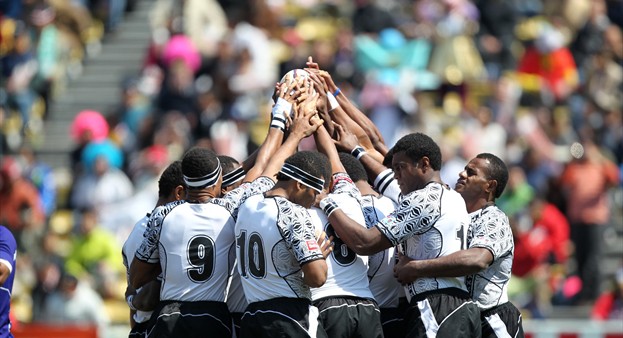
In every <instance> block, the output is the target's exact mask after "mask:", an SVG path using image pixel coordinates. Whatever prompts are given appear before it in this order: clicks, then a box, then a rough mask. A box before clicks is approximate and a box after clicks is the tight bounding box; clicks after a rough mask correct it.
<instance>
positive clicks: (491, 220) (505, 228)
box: [468, 207, 513, 260]
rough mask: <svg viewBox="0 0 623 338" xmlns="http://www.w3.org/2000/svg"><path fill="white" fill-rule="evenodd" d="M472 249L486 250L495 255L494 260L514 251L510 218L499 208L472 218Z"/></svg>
mask: <svg viewBox="0 0 623 338" xmlns="http://www.w3.org/2000/svg"><path fill="white" fill-rule="evenodd" d="M471 227H472V234H471V236H470V237H471V239H470V241H469V243H468V245H469V247H470V248H485V249H488V250H489V251H491V253H492V254H493V260H497V259H498V258H500V257H503V256H504V255H506V254H507V253H508V252H509V251H512V250H513V233H512V231H511V227H510V224H509V222H508V217H507V216H506V214H504V212H502V211H501V210H500V209H498V208H497V207H489V208H487V209H485V210H483V212H482V213H481V214H480V215H479V217H474V218H472V224H471Z"/></svg>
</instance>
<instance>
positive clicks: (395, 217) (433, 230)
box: [376, 182, 469, 300]
mask: <svg viewBox="0 0 623 338" xmlns="http://www.w3.org/2000/svg"><path fill="white" fill-rule="evenodd" d="M376 226H377V228H378V229H379V230H380V231H381V233H383V234H384V235H385V237H387V239H389V241H390V242H391V243H392V244H393V245H394V246H396V245H398V244H402V245H401V248H402V250H404V254H405V255H406V256H408V257H410V258H412V259H418V260H421V259H433V258H437V257H442V256H447V255H449V254H451V253H453V252H456V251H459V250H462V249H465V243H466V238H467V229H468V227H469V215H468V214H467V209H466V207H465V202H464V201H463V197H461V195H459V193H457V192H456V191H454V190H452V189H450V188H449V187H448V186H446V185H443V184H441V183H437V182H430V183H428V184H427V185H426V186H425V187H424V188H422V189H419V190H416V191H413V192H411V193H409V194H407V195H404V196H402V198H401V199H400V203H399V204H398V207H397V209H396V211H395V212H393V213H391V214H390V215H389V216H387V217H385V218H383V219H382V220H381V221H380V222H378V223H377V224H376ZM464 281H465V278H464V277H444V278H418V279H417V280H416V281H415V282H412V283H409V284H407V285H406V286H405V293H406V296H407V299H409V300H411V297H413V296H415V295H417V294H419V293H422V292H426V291H433V290H439V289H445V288H450V287H454V288H459V289H462V290H466V291H467V289H466V287H465V282H464Z"/></svg>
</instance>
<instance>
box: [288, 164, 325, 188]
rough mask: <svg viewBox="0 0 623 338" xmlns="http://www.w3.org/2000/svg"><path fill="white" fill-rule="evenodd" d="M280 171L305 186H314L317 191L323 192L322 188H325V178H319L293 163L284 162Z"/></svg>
mask: <svg viewBox="0 0 623 338" xmlns="http://www.w3.org/2000/svg"><path fill="white" fill-rule="evenodd" d="M279 172H280V173H282V174H284V175H286V176H288V177H289V178H291V179H293V180H296V181H298V182H301V183H302V184H304V185H305V186H307V187H309V188H312V189H314V190H316V191H317V192H322V189H323V188H324V180H323V179H322V178H318V177H316V176H314V175H312V174H310V173H308V172H306V171H304V170H302V169H300V168H297V167H295V166H293V165H292V164H289V163H286V164H284V165H283V167H281V170H280V171H279Z"/></svg>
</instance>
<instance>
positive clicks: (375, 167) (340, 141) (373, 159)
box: [334, 124, 387, 177]
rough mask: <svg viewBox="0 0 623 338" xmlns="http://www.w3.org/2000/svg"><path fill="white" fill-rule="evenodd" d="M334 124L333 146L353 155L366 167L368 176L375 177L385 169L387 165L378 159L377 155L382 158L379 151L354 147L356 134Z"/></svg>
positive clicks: (356, 145)
mask: <svg viewBox="0 0 623 338" xmlns="http://www.w3.org/2000/svg"><path fill="white" fill-rule="evenodd" d="M334 126H335V131H336V139H335V142H334V143H335V146H336V147H337V148H338V149H340V150H341V151H345V152H349V153H350V154H351V155H353V156H355V157H356V158H357V159H358V160H359V162H361V164H362V165H363V167H364V168H365V169H366V173H367V174H368V177H377V176H378V175H379V174H381V173H382V172H383V171H385V170H387V167H385V166H384V165H383V161H382V160H381V161H378V158H379V157H381V159H382V158H383V156H382V155H381V153H378V152H376V150H374V149H371V150H370V149H365V150H361V149H356V148H357V147H359V139H358V138H357V136H356V135H355V134H353V133H352V132H351V131H350V130H348V129H346V128H344V126H342V125H340V124H335V125H334ZM374 152H376V155H371V153H374Z"/></svg>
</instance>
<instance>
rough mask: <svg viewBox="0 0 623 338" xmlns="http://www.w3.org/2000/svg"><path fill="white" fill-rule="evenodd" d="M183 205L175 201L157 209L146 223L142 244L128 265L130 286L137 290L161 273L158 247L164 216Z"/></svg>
mask: <svg viewBox="0 0 623 338" xmlns="http://www.w3.org/2000/svg"><path fill="white" fill-rule="evenodd" d="M181 203H184V202H183V201H175V202H171V203H168V204H166V205H164V206H161V207H157V208H156V209H155V210H154V212H152V214H151V216H149V221H148V222H147V229H145V233H144V234H143V242H141V245H140V246H139V247H138V249H137V250H136V253H135V254H134V258H133V259H132V264H130V276H129V280H130V285H131V286H132V287H133V288H134V289H136V290H138V289H139V288H140V287H142V286H143V285H145V284H147V283H149V282H150V281H152V280H154V279H156V277H158V275H160V273H161V272H162V268H161V266H160V256H159V252H158V245H159V242H160V231H161V230H162V223H163V222H164V219H165V217H166V215H167V214H168V213H169V212H170V211H171V210H172V209H173V208H175V207H176V206H178V205H180V204H181Z"/></svg>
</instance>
